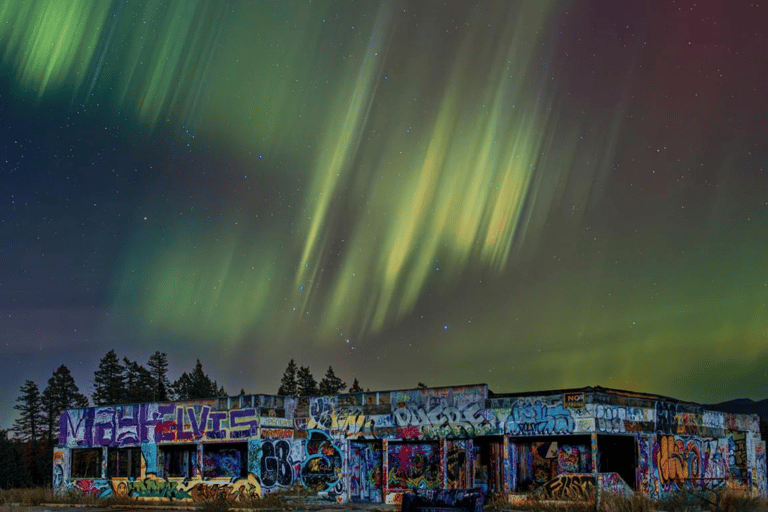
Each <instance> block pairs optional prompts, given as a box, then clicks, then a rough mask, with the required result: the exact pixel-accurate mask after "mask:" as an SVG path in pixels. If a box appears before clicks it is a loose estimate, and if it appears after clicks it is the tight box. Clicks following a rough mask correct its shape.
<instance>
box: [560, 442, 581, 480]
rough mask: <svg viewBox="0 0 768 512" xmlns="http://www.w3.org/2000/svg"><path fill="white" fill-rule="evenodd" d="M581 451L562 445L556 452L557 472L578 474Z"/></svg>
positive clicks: (578, 448) (576, 447)
mask: <svg viewBox="0 0 768 512" xmlns="http://www.w3.org/2000/svg"><path fill="white" fill-rule="evenodd" d="M582 450H583V448H582V447H580V446H570V445H567V444H566V445H563V446H562V447H561V448H560V450H558V452H557V472H558V473H560V474H562V473H579V472H580V471H579V469H580V465H579V453H581V452H582Z"/></svg>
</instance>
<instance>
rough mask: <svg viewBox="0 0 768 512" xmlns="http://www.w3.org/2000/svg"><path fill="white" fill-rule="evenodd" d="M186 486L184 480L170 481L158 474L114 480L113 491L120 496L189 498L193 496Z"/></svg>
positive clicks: (167, 498) (168, 498)
mask: <svg viewBox="0 0 768 512" xmlns="http://www.w3.org/2000/svg"><path fill="white" fill-rule="evenodd" d="M184 487H185V486H184V482H179V481H169V480H167V479H165V478H158V477H157V476H156V475H149V476H147V477H146V478H137V479H134V480H131V479H127V480H117V479H114V480H112V491H113V494H114V495H115V496H116V497H118V498H125V497H130V498H139V499H166V500H170V501H173V500H189V499H191V498H192V496H191V495H190V494H189V492H188V490H186V489H185V488H184Z"/></svg>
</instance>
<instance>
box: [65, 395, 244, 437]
mask: <svg viewBox="0 0 768 512" xmlns="http://www.w3.org/2000/svg"><path fill="white" fill-rule="evenodd" d="M258 427H259V422H258V412H257V411H256V409H234V410H230V411H215V410H212V406H211V405H194V406H189V405H174V404H138V405H122V406H114V407H97V408H92V409H73V410H69V411H65V412H64V413H62V415H61V419H60V437H59V444H63V445H67V446H80V447H88V446H131V445H134V446H135V445H138V444H140V443H148V442H149V443H163V442H191V441H228V440H239V439H247V438H249V437H255V436H256V435H257V434H258Z"/></svg>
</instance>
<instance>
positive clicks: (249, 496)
mask: <svg viewBox="0 0 768 512" xmlns="http://www.w3.org/2000/svg"><path fill="white" fill-rule="evenodd" d="M189 495H190V496H191V497H192V500H193V501H211V500H217V499H226V500H233V501H246V502H247V501H252V500H254V499H256V498H260V497H261V485H260V484H259V481H258V479H257V478H256V476H255V475H253V474H249V475H248V476H246V477H242V478H238V479H236V480H234V481H233V482H231V483H210V482H199V483H195V484H194V485H192V486H191V487H190V489H189Z"/></svg>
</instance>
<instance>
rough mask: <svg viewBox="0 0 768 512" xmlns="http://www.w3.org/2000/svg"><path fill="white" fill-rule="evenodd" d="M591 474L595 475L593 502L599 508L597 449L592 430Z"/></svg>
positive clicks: (595, 438)
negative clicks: (594, 501)
mask: <svg viewBox="0 0 768 512" xmlns="http://www.w3.org/2000/svg"><path fill="white" fill-rule="evenodd" d="M591 437H592V474H593V475H594V477H595V500H597V502H596V503H595V508H596V509H597V508H600V481H599V475H598V469H599V468H598V467H597V462H598V460H597V459H598V455H599V452H598V449H597V433H596V432H592V436H591Z"/></svg>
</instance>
